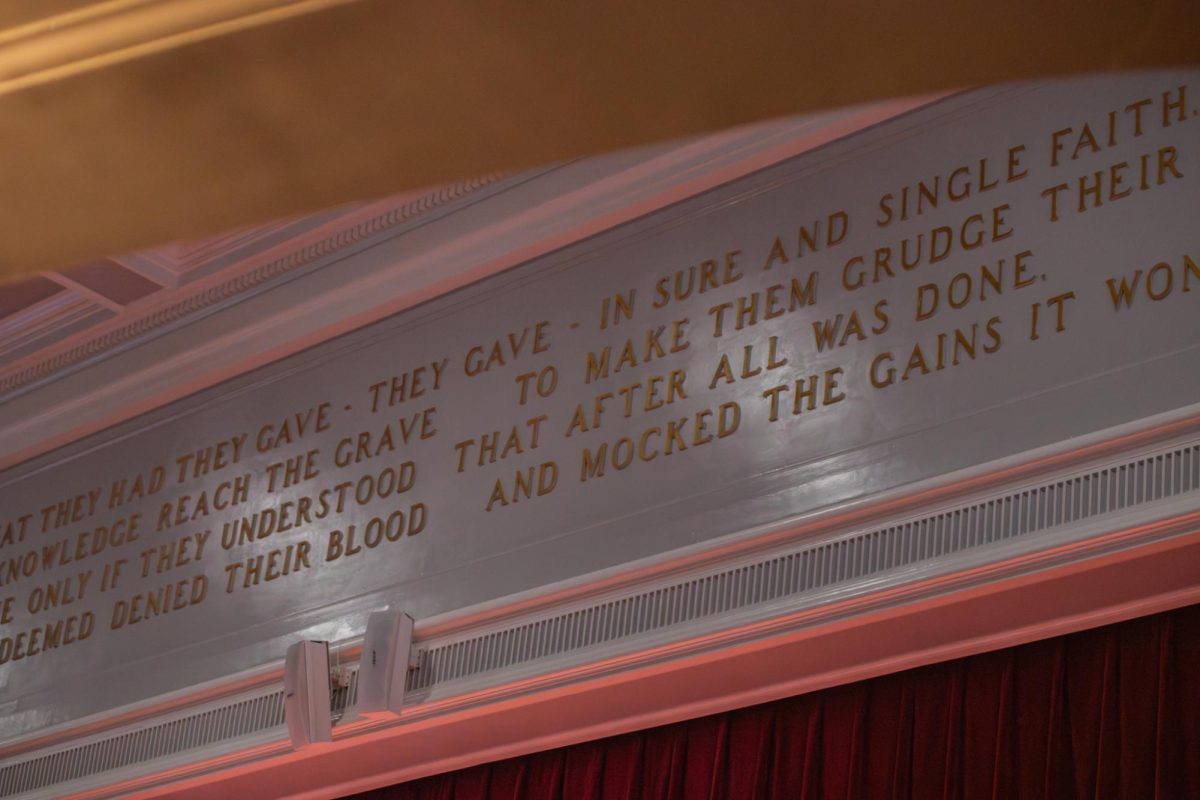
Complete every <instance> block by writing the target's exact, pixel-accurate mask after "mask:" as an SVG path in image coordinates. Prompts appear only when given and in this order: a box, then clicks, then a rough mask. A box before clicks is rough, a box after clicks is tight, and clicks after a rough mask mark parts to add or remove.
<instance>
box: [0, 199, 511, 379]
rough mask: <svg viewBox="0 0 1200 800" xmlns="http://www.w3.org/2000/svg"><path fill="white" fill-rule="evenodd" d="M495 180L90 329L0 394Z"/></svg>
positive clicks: (16, 371)
mask: <svg viewBox="0 0 1200 800" xmlns="http://www.w3.org/2000/svg"><path fill="white" fill-rule="evenodd" d="M499 177H500V176H498V175H492V176H487V177H483V178H477V179H474V180H469V181H462V182H459V183H455V184H451V185H449V186H444V187H442V188H439V189H437V190H435V191H432V192H429V193H427V194H424V195H421V196H420V197H418V198H416V199H415V200H412V201H410V202H407V203H404V204H403V205H399V206H396V207H394V208H391V209H389V210H387V211H386V212H384V213H382V214H379V215H377V216H373V217H371V218H369V219H366V220H363V221H360V222H357V223H355V224H353V225H351V226H350V227H347V228H344V229H341V230H338V231H337V232H335V233H332V234H329V235H327V236H325V237H323V238H321V239H319V240H317V241H315V242H311V243H309V244H307V245H304V246H303V247H300V248H299V249H296V250H293V251H291V252H289V253H287V254H286V255H283V256H279V257H277V258H274V259H272V260H270V261H268V262H266V263H263V264H260V265H258V266H256V267H254V268H252V269H250V270H248V271H246V272H242V273H240V274H237V275H235V276H233V277H230V278H228V279H226V280H223V281H221V282H219V283H216V284H214V285H203V284H202V285H200V286H197V287H196V291H195V292H194V293H193V294H189V295H187V296H185V297H183V298H181V299H175V300H173V301H172V302H170V303H169V304H168V305H166V306H163V307H159V308H154V309H151V310H148V311H146V312H144V313H143V314H141V315H140V316H138V317H136V318H134V319H132V320H130V319H128V318H127V317H121V318H118V319H115V320H113V321H112V322H111V323H109V324H107V325H100V326H97V327H96V328H94V329H92V330H89V331H88V333H87V335H86V338H84V339H83V340H82V341H80V340H77V339H69V340H67V341H66V342H64V343H62V344H61V345H60V346H58V347H56V348H52V349H51V350H50V352H49V354H46V353H42V354H40V355H39V356H37V357H36V360H33V361H31V362H24V363H23V362H18V363H17V364H16V365H14V366H13V367H10V368H9V369H8V370H7V371H5V372H2V373H0V396H2V395H4V394H7V393H9V392H13V391H16V390H18V389H21V388H23V387H26V386H28V385H30V384H33V383H36V382H38V381H41V380H44V379H46V378H49V377H51V376H53V375H54V374H55V373H57V372H59V371H61V370H64V369H67V368H69V367H73V366H76V365H78V364H80V363H82V362H85V361H88V360H89V359H93V358H96V357H99V356H101V355H103V354H104V353H105V352H106V351H109V350H112V349H114V348H117V347H119V346H121V345H124V344H126V343H129V342H131V341H133V340H135V339H138V338H140V337H143V336H146V335H148V334H150V333H153V332H154V331H155V330H156V329H158V328H162V327H165V326H167V325H170V324H173V323H176V322H179V321H181V320H183V319H184V318H185V317H188V316H191V315H193V314H195V313H197V312H199V311H202V310H204V309H207V308H210V307H212V306H215V305H217V304H219V303H222V302H224V301H227V300H230V299H232V298H234V297H236V296H238V295H240V294H242V293H244V292H247V291H249V290H251V289H254V288H257V287H259V286H262V285H263V284H266V283H268V282H270V281H273V280H275V279H278V278H280V277H282V276H284V275H286V274H287V273H289V272H292V271H294V270H297V269H299V268H301V267H304V266H307V265H310V264H313V263H315V262H317V261H319V260H321V259H324V258H327V257H329V256H332V255H335V254H336V253H337V252H338V251H340V250H344V249H347V248H350V247H353V246H355V245H357V244H360V243H361V242H364V241H366V240H368V239H371V238H373V237H375V236H378V235H380V234H383V233H386V232H387V231H388V230H390V229H391V228H394V227H396V226H397V225H400V224H402V223H405V222H408V221H410V220H412V219H414V218H416V217H418V216H420V215H421V214H424V213H426V212H428V211H432V210H433V209H436V208H439V207H441V206H444V205H446V204H447V203H450V202H453V201H455V200H458V199H460V198H463V197H465V196H467V195H469V194H471V193H472V192H475V191H477V190H479V189H481V188H483V187H485V186H488V185H490V184H492V183H495V182H496V181H497V180H498V179H499Z"/></svg>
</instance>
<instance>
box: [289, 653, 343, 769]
mask: <svg viewBox="0 0 1200 800" xmlns="http://www.w3.org/2000/svg"><path fill="white" fill-rule="evenodd" d="M283 716H284V719H285V720H286V721H287V728H288V735H289V736H290V737H291V739H292V745H293V746H295V747H307V746H308V745H312V744H318V743H320V742H331V741H333V722H332V720H331V719H330V698H329V643H328V642H296V644H294V645H292V646H291V647H289V648H288V651H287V660H286V661H285V662H284V670H283Z"/></svg>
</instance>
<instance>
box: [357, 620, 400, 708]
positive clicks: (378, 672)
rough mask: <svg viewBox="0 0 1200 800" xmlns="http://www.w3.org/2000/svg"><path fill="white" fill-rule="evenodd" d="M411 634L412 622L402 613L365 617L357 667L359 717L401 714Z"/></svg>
mask: <svg viewBox="0 0 1200 800" xmlns="http://www.w3.org/2000/svg"><path fill="white" fill-rule="evenodd" d="M412 634H413V618H412V617H410V616H409V615H408V614H405V613H403V612H401V611H391V610H388V611H376V612H375V613H373V614H371V615H370V616H369V617H367V632H366V633H365V634H364V635H363V650H362V658H361V659H360V660H359V663H358V713H359V714H361V715H362V716H364V717H373V716H398V715H399V714H400V708H401V706H403V705H404V684H405V681H406V679H407V678H408V653H409V650H410V649H411V647H412Z"/></svg>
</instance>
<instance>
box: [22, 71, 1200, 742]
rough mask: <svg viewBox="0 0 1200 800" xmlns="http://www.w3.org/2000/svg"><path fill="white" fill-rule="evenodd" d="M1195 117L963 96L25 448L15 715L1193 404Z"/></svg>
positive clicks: (1198, 393) (1160, 89)
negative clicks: (51, 445)
mask: <svg viewBox="0 0 1200 800" xmlns="http://www.w3.org/2000/svg"><path fill="white" fill-rule="evenodd" d="M1198 107H1200V73H1197V72H1179V73H1157V74H1153V73H1152V74H1142V75H1133V76H1118V77H1097V78H1091V79H1087V80H1081V81H1073V82H1067V83H1059V84H1046V85H1022V86H1013V87H1003V88H997V89H987V90H981V91H977V92H972V93H967V94H963V95H960V96H957V97H954V98H952V99H950V100H947V101H943V102H940V103H938V104H935V105H933V106H929V107H927V108H924V109H921V110H920V111H918V112H915V113H912V114H910V115H907V116H904V117H902V118H899V119H896V120H894V121H891V122H888V123H886V124H883V125H881V126H879V127H877V128H874V129H870V130H867V131H865V132H863V133H861V134H858V135H856V136H853V137H851V138H849V139H845V140H841V141H838V142H835V143H833V144H832V145H829V146H826V147H824V148H821V149H820V150H817V151H815V152H812V153H810V154H807V155H804V156H802V157H799V158H797V159H794V160H791V161H788V162H784V163H781V164H778V165H777V166H774V167H772V168H770V169H767V170H765V171H763V172H760V173H757V174H754V175H751V176H748V177H746V178H744V179H741V180H739V181H737V182H735V183H733V184H729V185H726V186H724V187H721V188H719V189H717V190H714V191H711V192H709V193H707V194H704V195H702V196H699V197H696V198H694V199H693V200H690V201H687V202H685V203H682V204H679V205H676V206H673V207H669V208H665V209H662V210H660V211H658V212H655V213H654V214H651V215H650V216H648V217H645V218H642V219H640V220H638V221H637V222H635V223H632V224H628V225H624V226H622V227H620V228H617V229H614V230H612V231H610V232H608V233H605V234H603V235H601V236H598V237H595V238H593V239H589V240H586V241H582V242H579V243H577V244H575V245H573V246H571V247H569V248H567V249H564V250H562V251H559V252H557V253H554V254H552V255H551V256H548V257H545V258H541V259H539V260H537V261H534V262H532V263H529V264H526V265H524V266H521V267H519V268H517V269H515V270H512V271H510V272H508V273H505V274H502V275H500V276H498V277H496V278H493V279H490V280H488V281H486V282H483V283H481V284H478V285H475V286H473V287H471V288H469V289H467V290H464V291H462V292H458V293H455V294H453V295H449V296H446V297H443V298H440V299H438V300H437V301H434V302H432V303H428V304H426V305H423V306H420V307H418V308H416V309H414V310H412V311H409V312H406V313H404V314H401V315H399V316H397V317H394V318H391V319H388V320H386V321H384V322H382V323H378V324H375V325H372V326H370V327H369V328H366V329H363V330H360V331H358V332H356V333H354V334H351V335H348V336H345V337H342V338H340V339H337V340H334V341H330V342H327V343H325V344H323V345H321V346H319V347H317V348H315V349H313V350H310V351H307V352H305V353H303V354H301V355H299V356H296V357H293V358H289V359H287V360H285V361H282V362H278V363H276V364H274V365H271V366H270V367H267V368H265V369H262V370H260V371H258V372H255V373H253V374H249V375H246V376H243V377H242V378H240V379H237V380H234V381H231V382H229V383H227V384H223V385H221V386H218V387H214V388H213V389H211V390H208V391H205V392H203V393H201V394H199V395H196V396H194V397H192V398H189V399H188V400H186V401H183V402H180V403H177V404H174V405H173V406H171V407H168V408H163V409H160V410H158V411H156V412H153V413H151V414H147V415H145V416H144V417H141V418H139V419H138V420H136V421H135V422H134V423H131V424H126V425H122V426H120V427H118V428H116V429H112V430H110V431H107V432H105V433H103V434H101V435H98V436H95V437H93V438H91V439H89V440H87V441H83V442H79V443H78V444H76V445H73V446H71V447H69V448H67V449H65V450H63V451H59V452H56V453H52V454H50V455H49V456H46V457H43V458H39V459H37V460H36V461H33V462H28V463H26V464H23V465H20V466H18V467H16V468H13V469H11V470H8V471H7V472H6V473H4V474H3V475H0V637H2V638H0V718H2V719H3V720H4V721H3V722H0V730H3V732H4V733H5V734H8V735H12V734H15V733H18V732H20V731H22V730H29V729H34V728H37V727H41V726H44V725H49V724H54V723H58V722H62V721H66V720H70V719H73V718H77V717H79V716H82V715H85V714H88V713H94V712H97V711H100V710H104V709H107V708H113V707H116V706H119V705H122V704H126V703H130V702H135V701H138V700H141V699H145V698H148V697H152V696H154V695H156V694H160V693H163V692H166V691H171V690H175V689H179V688H183V687H187V686H190V685H193V684H195V683H198V682H201V681H204V680H210V679H215V678H218V677H220V676H223V675H227V674H229V673H231V672H234V671H236V670H239V669H245V668H249V667H253V666H256V665H259V664H263V663H267V662H271V661H274V660H278V659H280V658H281V657H282V655H283V652H284V650H285V648H286V646H287V644H288V643H290V642H291V641H294V640H295V639H297V638H299V637H301V636H306V637H317V638H325V639H330V640H338V639H344V638H347V637H351V636H354V635H357V634H358V633H360V632H361V630H362V628H363V625H364V623H365V619H366V615H367V613H368V612H369V611H370V610H373V609H376V608H379V607H382V606H384V605H386V604H388V603H389V602H390V603H394V604H397V605H400V606H402V607H404V608H405V609H406V610H408V611H409V613H411V614H412V615H413V616H414V617H416V618H417V619H418V620H421V619H427V618H429V617H431V616H433V615H439V614H447V613H451V612H454V611H455V610H458V609H463V608H466V607H469V606H471V605H473V604H477V603H481V602H485V601H489V600H494V599H496V598H501V597H504V596H507V595H511V594H513V593H517V592H523V591H529V590H534V589H537V588H538V587H543V586H547V585H549V584H553V583H554V582H557V581H563V580H567V579H571V578H574V577H578V576H581V575H585V574H587V573H591V572H594V571H596V570H600V569H605V568H612V567H616V566H619V565H621V564H624V563H628V562H631V561H634V560H636V559H640V558H645V557H651V556H655V555H659V554H663V553H667V552H669V551H672V550H674V549H677V548H680V547H683V546H686V545H693V544H696V543H702V542H708V541H712V540H715V539H717V538H718V537H722V536H727V535H731V534H736V533H738V532H744V531H747V530H748V529H751V528H754V527H756V526H764V525H780V524H785V523H786V522H787V520H789V519H791V518H794V517H796V516H797V515H801V514H805V513H808V512H812V511H814V510H818V509H821V508H827V507H829V506H831V505H834V504H837V503H842V502H846V501H851V500H855V499H860V498H864V497H869V496H870V495H872V494H875V493H878V492H881V491H884V490H888V489H895V488H898V487H903V486H905V485H906V484H910V483H912V482H914V481H918V480H922V479H926V478H929V477H932V476H937V475H940V474H945V473H947V472H950V471H953V470H956V469H961V468H964V467H968V466H971V465H976V464H980V463H984V462H987V461H990V460H993V459H997V458H1000V457H1004V456H1010V455H1013V454H1017V453H1021V452H1023V451H1026V450H1029V449H1031V448H1035V447H1039V446H1042V445H1047V444H1050V443H1053V442H1059V441H1063V440H1066V439H1069V438H1071V437H1074V436H1079V435H1083V434H1086V433H1091V432H1095V431H1097V430H1101V429H1103V428H1106V427H1109V426H1113V425H1116V424H1120V423H1125V422H1129V421H1133V420H1137V419H1139V418H1142V417H1146V416H1149V415H1152V414H1155V413H1159V412H1164V411H1169V410H1171V409H1175V408H1179V407H1182V406H1185V405H1188V404H1191V403H1194V402H1195V401H1196V400H1197V398H1200V313H1198V312H1200V305H1198V304H1200V266H1198V264H1200V226H1197V224H1196V215H1197V213H1198V212H1200V135H1198V132H1200V122H1198V121H1197V120H1196V119H1195V116H1196V109H1197V108H1198ZM340 268H342V269H353V268H354V265H353V263H352V261H351V262H348V263H346V264H344V265H342V266H341V267H340Z"/></svg>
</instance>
